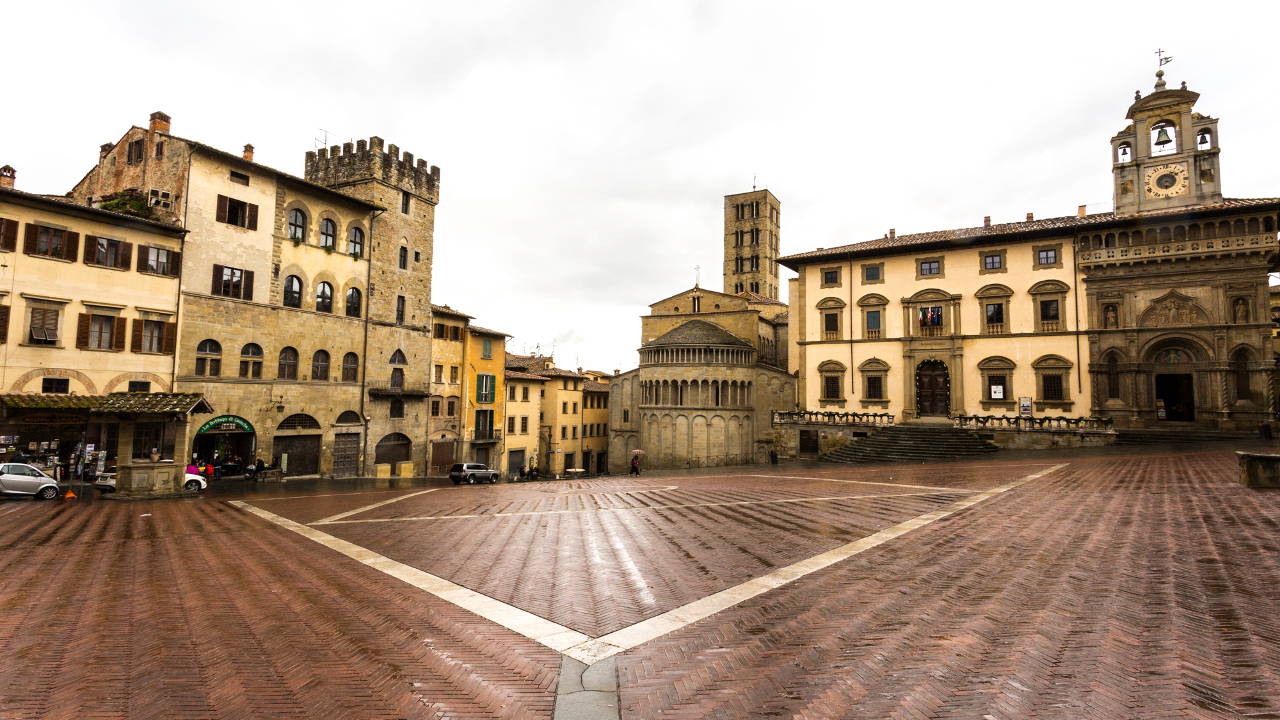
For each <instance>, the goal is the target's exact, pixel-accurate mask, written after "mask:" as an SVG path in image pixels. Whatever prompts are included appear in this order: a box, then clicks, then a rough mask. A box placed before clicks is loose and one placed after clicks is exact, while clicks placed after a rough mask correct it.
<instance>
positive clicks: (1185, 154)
mask: <svg viewBox="0 0 1280 720" xmlns="http://www.w3.org/2000/svg"><path fill="white" fill-rule="evenodd" d="M1199 97H1200V94H1199V93H1195V92H1192V91H1190V90H1188V89H1187V84H1186V83H1185V82H1184V83H1182V87H1181V88H1180V89H1178V90H1167V89H1165V83H1164V71H1163V70H1157V71H1156V88H1155V92H1153V93H1151V94H1150V95H1148V96H1146V97H1142V95H1141V93H1135V97H1134V102H1133V105H1130V106H1129V114H1128V116H1127V117H1128V118H1129V120H1130V121H1132V122H1130V124H1129V126H1128V127H1126V128H1125V129H1124V130H1121V131H1120V132H1119V133H1117V134H1116V136H1115V137H1113V138H1111V162H1112V173H1113V174H1114V176H1115V208H1116V215H1121V216H1124V215H1137V214H1140V213H1142V212H1145V211H1148V210H1164V209H1168V208H1180V207H1191V206H1197V205H1213V204H1216V203H1219V202H1221V201H1222V185H1221V178H1220V177H1219V173H1218V120H1217V118H1211V117H1206V116H1204V115H1201V114H1200V113H1197V112H1192V107H1193V106H1194V105H1195V103H1196V100H1197V99H1199Z"/></svg>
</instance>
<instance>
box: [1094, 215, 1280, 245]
mask: <svg viewBox="0 0 1280 720" xmlns="http://www.w3.org/2000/svg"><path fill="white" fill-rule="evenodd" d="M1276 227H1277V221H1276V217H1274V216H1272V215H1266V216H1263V217H1261V218H1257V217H1252V218H1248V219H1247V220H1246V219H1243V218H1239V219H1236V220H1221V221H1219V222H1212V221H1208V222H1203V223H1190V224H1187V225H1170V226H1167V227H1162V228H1150V229H1147V230H1134V231H1132V232H1130V231H1128V230H1122V231H1120V232H1109V233H1092V234H1089V235H1081V236H1080V237H1079V239H1078V241H1077V245H1078V246H1079V247H1080V249H1081V250H1089V249H1094V250H1098V249H1102V248H1113V247H1133V246H1135V245H1154V244H1157V243H1166V242H1184V241H1187V242H1198V241H1200V240H1213V239H1215V238H1226V237H1240V236H1242V235H1256V234H1258V233H1273V232H1276Z"/></svg>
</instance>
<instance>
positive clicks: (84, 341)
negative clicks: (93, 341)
mask: <svg viewBox="0 0 1280 720" xmlns="http://www.w3.org/2000/svg"><path fill="white" fill-rule="evenodd" d="M92 318H93V316H92V315H90V314H89V313H80V321H79V322H78V323H77V324H76V347H78V348H87V347H89V322H90V321H91V320H92Z"/></svg>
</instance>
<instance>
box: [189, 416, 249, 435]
mask: <svg viewBox="0 0 1280 720" xmlns="http://www.w3.org/2000/svg"><path fill="white" fill-rule="evenodd" d="M230 432H253V426H252V425H250V424H249V421H248V420H245V419H244V418H242V417H240V416H239V415H219V416H218V417H216V418H214V419H212V420H210V421H208V422H206V423H205V424H203V425H201V426H200V429H199V430H197V431H196V434H197V435H203V434H204V433H230Z"/></svg>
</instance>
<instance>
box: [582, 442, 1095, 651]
mask: <svg viewBox="0 0 1280 720" xmlns="http://www.w3.org/2000/svg"><path fill="white" fill-rule="evenodd" d="M1068 464H1069V463H1061V464H1058V465H1054V466H1053V467H1050V468H1048V469H1045V470H1041V471H1040V472H1037V473H1033V474H1031V475H1028V476H1026V477H1024V478H1022V479H1020V480H1015V481H1014V482H1011V483H1008V484H1005V485H1001V486H999V487H995V488H992V489H990V490H986V491H984V492H980V493H977V494H975V495H973V496H971V497H967V498H964V499H962V500H957V501H956V502H954V503H952V504H950V505H948V506H946V507H943V508H939V509H937V510H934V511H933V512H928V513H925V514H923V515H918V516H916V517H914V518H912V519H910V520H907V521H906V522H902V523H898V524H897V525H894V526H893V527H890V528H886V529H884V530H881V531H880V532H877V533H874V534H872V535H868V536H867V537H864V538H862V539H860V540H856V541H854V542H851V543H848V544H845V545H842V546H840V547H838V548H835V549H833V550H828V551H827V552H824V553H821V554H819V555H815V556H813V557H811V558H809V559H807V560H801V561H800V562H798V563H794V564H792V565H788V566H787V567H784V568H780V569H778V570H775V571H773V572H771V573H769V574H767V575H762V576H761V577H758V578H755V579H754V580H748V581H746V582H744V583H741V584H739V585H735V586H734V587H731V588H728V589H726V590H721V591H720V592H718V593H714V594H712V595H708V596H706V597H704V598H702V599H700V600H694V601H693V602H691V603H688V604H686V605H682V606H681V607H678V608H676V609H674V610H669V611H667V612H665V613H663V614H661V615H657V616H655V617H652V618H649V619H648V620H642V621H640V622H638V623H636V624H634V625H631V626H629V627H625V628H622V629H621V630H616V631H614V632H611V633H609V634H607V635H602V636H600V637H598V638H592V639H589V640H586V641H584V642H582V643H581V644H579V645H575V646H573V647H570V648H568V649H566V650H562V651H561V652H562V653H564V654H565V655H567V656H569V657H571V658H573V659H574V660H577V661H578V662H581V663H584V664H587V665H591V664H592V663H595V662H598V661H600V660H603V659H605V658H608V657H612V656H614V655H617V654H618V653H620V652H623V651H625V650H630V649H631V648H633V647H636V646H637V645H640V644H642V643H646V642H649V641H650V640H653V639H655V638H658V637H661V636H663V635H666V634H667V633H670V632H674V631H676V630H679V629H680V628H683V627H685V626H687V625H690V624H692V623H695V622H698V621H699V620H703V619H705V618H707V617H710V616H711V615H714V614H715V613H718V612H720V611H722V610H726V609H728V608H730V607H733V606H734V605H737V604H738V603H740V602H743V601H744V600H749V599H751V598H753V597H755V596H757V595H761V594H763V593H766V592H769V591H770V590H773V589H775V588H779V587H782V586H783V585H786V584H787V583H790V582H793V581H795V580H798V579H800V578H802V577H804V576H805V575H808V574H810V573H814V572H817V571H818V570H822V569H824V568H827V567H830V566H831V565H834V564H836V563H838V562H841V561H843V560H848V559H849V558H851V557H853V556H854V555H857V554H859V553H862V552H865V551H867V550H870V549H872V548H874V547H876V546H878V545H883V544H884V543H886V542H888V541H890V540H893V539H894V538H897V537H901V536H902V535H905V534H907V533H909V532H911V531H912V530H915V529H918V528H921V527H924V526H925V525H928V524H930V523H932V522H935V521H937V520H941V519H942V518H944V517H947V516H948V515H953V514H955V513H957V512H960V511H961V510H964V509H966V508H970V507H973V506H974V505H977V504H978V503H980V502H983V501H985V500H989V499H991V498H993V497H995V496H996V495H999V494H1001V493H1004V492H1008V491H1009V490H1012V489H1014V488H1016V487H1018V486H1019V485H1023V484H1025V483H1028V482H1031V481H1032V480H1036V479H1038V478H1041V477H1044V476H1045V475H1048V474H1049V473H1051V472H1054V471H1055V470H1060V469H1062V468H1064V467H1066V466H1067V465H1068Z"/></svg>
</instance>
